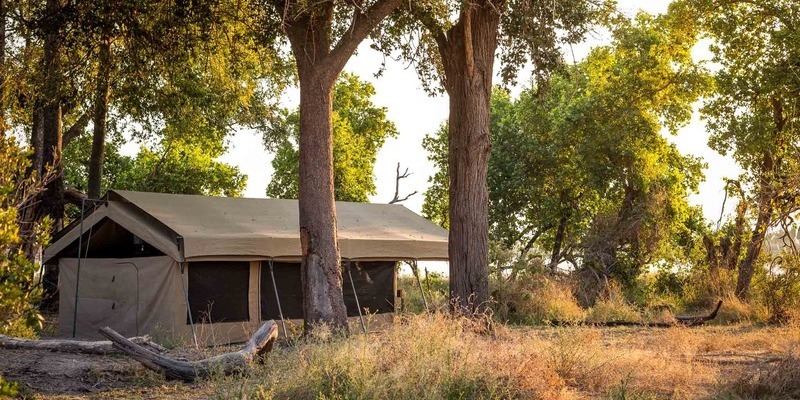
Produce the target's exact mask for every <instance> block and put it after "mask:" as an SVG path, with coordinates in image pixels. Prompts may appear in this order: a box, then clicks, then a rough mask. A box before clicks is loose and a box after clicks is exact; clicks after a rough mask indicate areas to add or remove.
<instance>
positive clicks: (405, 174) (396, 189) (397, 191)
mask: <svg viewBox="0 0 800 400" xmlns="http://www.w3.org/2000/svg"><path fill="white" fill-rule="evenodd" d="M409 176H411V173H410V172H408V168H406V170H405V171H404V172H403V173H402V174H401V173H400V163H397V173H396V177H395V180H394V198H392V200H391V201H390V202H389V204H396V203H400V202H403V201H406V200H408V199H409V198H410V197H411V196H413V195H415V194H417V191H416V190H415V191H414V192H413V193H410V194H408V195H406V196H405V197H403V198H400V180H401V179H405V178H408V177H409Z"/></svg>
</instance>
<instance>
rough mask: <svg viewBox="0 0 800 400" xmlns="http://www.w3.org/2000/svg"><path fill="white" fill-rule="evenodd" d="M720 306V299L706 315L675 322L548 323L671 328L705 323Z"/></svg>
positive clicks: (678, 319)
mask: <svg viewBox="0 0 800 400" xmlns="http://www.w3.org/2000/svg"><path fill="white" fill-rule="evenodd" d="M721 307H722V300H720V301H719V302H717V307H715V308H714V311H712V312H711V313H710V314H708V315H701V316H693V315H679V316H676V317H675V322H635V321H621V320H613V321H604V322H590V323H583V322H581V323H575V322H565V321H558V320H553V321H550V325H554V326H573V325H591V326H607V327H613V326H638V327H645V328H672V327H674V326H689V327H692V326H700V325H703V324H705V323H706V322H708V321H711V320H713V319H715V318H717V313H718V312H719V309H720V308H721Z"/></svg>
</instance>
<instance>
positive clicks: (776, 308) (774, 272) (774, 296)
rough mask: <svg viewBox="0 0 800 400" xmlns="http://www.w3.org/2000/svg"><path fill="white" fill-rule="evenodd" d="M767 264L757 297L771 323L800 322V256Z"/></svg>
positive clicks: (791, 255) (783, 257)
mask: <svg viewBox="0 0 800 400" xmlns="http://www.w3.org/2000/svg"><path fill="white" fill-rule="evenodd" d="M767 264H768V265H767V267H766V273H765V274H764V277H763V283H761V284H759V285H758V293H757V296H758V299H759V300H760V302H761V303H762V304H763V305H764V306H765V307H766V309H767V311H768V312H769V318H770V321H772V322H776V323H786V322H793V321H800V256H798V255H793V254H785V255H784V256H782V257H777V258H776V259H774V260H772V261H770V262H769V263H767Z"/></svg>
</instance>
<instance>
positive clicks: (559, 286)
mask: <svg viewBox="0 0 800 400" xmlns="http://www.w3.org/2000/svg"><path fill="white" fill-rule="evenodd" d="M491 286H492V297H493V308H494V311H495V317H496V318H498V319H500V320H501V321H504V322H511V323H517V324H542V323H551V322H556V321H558V322H566V323H577V322H580V321H582V320H583V319H584V316H585V313H584V311H583V309H582V308H581V307H580V305H579V304H578V301H577V300H576V299H575V296H574V295H573V294H572V287H571V286H570V285H569V284H568V283H567V282H564V281H562V280H560V279H558V278H557V277H547V276H545V274H522V275H518V276H517V277H516V278H515V279H510V280H504V279H495V280H493V281H491Z"/></svg>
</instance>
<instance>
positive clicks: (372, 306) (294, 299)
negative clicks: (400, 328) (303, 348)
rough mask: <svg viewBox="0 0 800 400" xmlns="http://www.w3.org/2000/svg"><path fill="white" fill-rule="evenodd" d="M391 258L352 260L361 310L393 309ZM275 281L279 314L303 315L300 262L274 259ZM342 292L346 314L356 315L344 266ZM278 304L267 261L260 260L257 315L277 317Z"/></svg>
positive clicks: (301, 316)
mask: <svg viewBox="0 0 800 400" xmlns="http://www.w3.org/2000/svg"><path fill="white" fill-rule="evenodd" d="M395 264H396V263H395V262H394V261H371V262H353V263H351V264H350V268H351V270H352V274H353V284H354V285H355V287H356V292H357V293H358V301H359V304H360V305H361V312H362V313H365V312H368V313H370V314H381V313H389V312H394V302H395V298H394V296H395V281H394V277H395ZM273 271H274V274H275V284H276V286H278V298H279V299H280V305H281V309H282V311H283V317H284V318H286V319H301V318H303V288H302V283H301V278H300V263H284V262H274V263H273ZM342 271H343V272H342V292H343V295H344V303H345V306H346V307H347V316H349V317H357V316H358V308H357V307H356V299H355V296H354V295H353V289H352V285H351V284H350V277H349V276H348V275H347V270H346V269H344V268H343V269H342ZM279 318H280V314H279V312H278V304H277V302H276V301H275V289H274V287H273V286H272V277H271V276H270V271H269V262H267V261H264V262H262V263H261V319H262V320H269V319H279Z"/></svg>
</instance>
